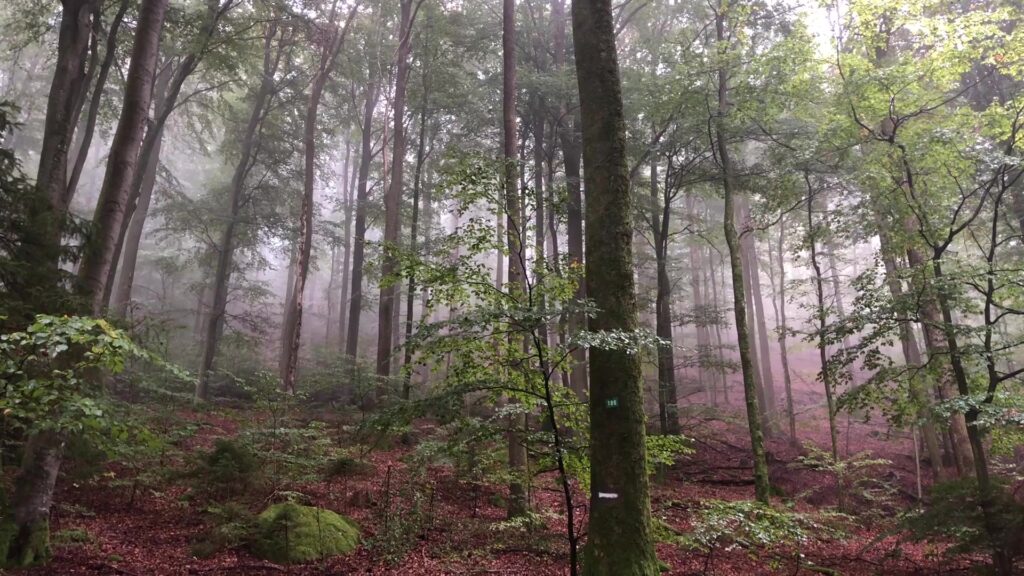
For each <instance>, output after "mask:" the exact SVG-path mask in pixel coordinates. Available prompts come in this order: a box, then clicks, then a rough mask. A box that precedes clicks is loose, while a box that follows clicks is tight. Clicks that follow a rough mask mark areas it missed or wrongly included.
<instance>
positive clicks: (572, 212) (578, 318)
mask: <svg viewBox="0 0 1024 576" xmlns="http://www.w3.org/2000/svg"><path fill="white" fill-rule="evenodd" d="M551 23H552V27H553V28H554V30H553V36H554V44H553V52H554V59H553V63H554V69H555V71H556V72H559V73H562V72H563V71H564V72H565V73H569V71H568V70H566V68H565V66H566V35H565V34H566V33H565V28H566V17H565V0H552V2H551ZM570 118H571V119H573V120H574V122H572V123H570V122H569V120H570ZM579 125H580V123H579V108H578V107H576V106H573V105H572V103H571V102H569V101H564V102H561V103H560V106H559V110H558V139H559V143H560V145H561V149H562V165H563V167H564V169H565V186H566V191H567V193H568V203H567V209H566V241H567V243H568V244H567V247H566V253H567V255H568V256H569V265H570V266H583V191H582V187H581V180H580V155H581V154H582V147H581V145H580V132H579ZM586 297H587V282H586V279H580V281H579V284H578V285H577V286H576V299H577V300H583V299H584V298H586ZM586 324H587V318H586V315H585V314H583V313H582V312H574V313H572V314H570V315H569V319H568V331H569V334H570V336H571V335H574V334H577V333H578V332H580V331H582V330H585V329H586ZM569 386H570V387H571V388H572V389H573V391H574V392H576V395H577V396H578V397H579V398H583V399H585V398H586V397H587V390H588V389H589V386H590V385H589V375H588V366H587V351H586V349H585V348H581V347H577V348H574V349H573V351H572V372H571V373H570V377H569Z"/></svg>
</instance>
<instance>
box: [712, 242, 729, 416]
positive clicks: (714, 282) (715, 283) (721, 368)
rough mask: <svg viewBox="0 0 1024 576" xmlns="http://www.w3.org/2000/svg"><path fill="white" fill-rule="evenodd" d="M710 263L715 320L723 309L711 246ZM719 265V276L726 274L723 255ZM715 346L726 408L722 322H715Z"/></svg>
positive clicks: (727, 389)
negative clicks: (719, 297)
mask: <svg viewBox="0 0 1024 576" xmlns="http://www.w3.org/2000/svg"><path fill="white" fill-rule="evenodd" d="M708 263H709V264H710V267H709V269H708V280H710V284H711V301H712V303H713V305H714V307H715V318H716V319H718V318H719V311H720V310H721V309H722V307H721V303H720V302H719V300H718V284H719V282H718V275H716V274H715V255H714V252H713V247H711V246H709V247H708ZM718 264H719V266H718V268H719V270H718V272H719V274H724V270H723V268H724V264H723V262H722V257H721V255H719V257H718ZM722 289H723V290H724V289H725V282H724V279H723V282H722ZM715 345H716V346H717V348H718V354H717V356H718V366H719V369H718V373H719V377H720V380H721V383H722V401H723V402H725V405H726V406H728V405H729V380H728V377H727V376H726V367H725V349H724V348H723V347H722V324H721V322H720V321H716V322H715Z"/></svg>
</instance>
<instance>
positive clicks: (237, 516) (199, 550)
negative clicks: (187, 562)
mask: <svg viewBox="0 0 1024 576" xmlns="http://www.w3.org/2000/svg"><path fill="white" fill-rule="evenodd" d="M206 515H207V516H208V518H209V524H210V527H209V528H208V529H206V530H205V531H203V532H202V533H201V534H200V535H199V538H198V539H197V540H196V541H195V542H194V543H193V544H192V555H193V556H195V557H196V558H209V557H210V556H213V555H214V554H216V553H217V552H220V551H222V550H229V549H232V548H237V547H239V546H243V545H245V544H248V542H249V541H250V540H251V538H252V534H253V530H254V528H255V525H256V517H255V515H253V514H252V513H251V512H249V510H248V509H246V508H245V507H244V506H242V505H240V504H235V503H227V504H218V505H213V506H210V507H209V508H207V509H206Z"/></svg>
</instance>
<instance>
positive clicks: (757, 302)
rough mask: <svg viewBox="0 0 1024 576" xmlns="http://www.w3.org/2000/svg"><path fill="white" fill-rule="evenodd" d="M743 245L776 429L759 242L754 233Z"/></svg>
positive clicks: (746, 209)
mask: <svg viewBox="0 0 1024 576" xmlns="http://www.w3.org/2000/svg"><path fill="white" fill-rule="evenodd" d="M743 216H744V219H746V220H749V219H750V205H749V204H748V203H747V202H746V201H744V202H743ZM743 244H744V248H745V249H746V252H747V254H748V256H747V263H748V265H749V266H750V289H751V296H752V297H753V302H752V304H753V308H754V317H755V318H756V320H757V339H758V343H759V348H760V350H759V354H758V357H759V359H760V360H761V388H762V391H763V394H764V401H765V406H764V414H765V416H766V417H767V418H768V420H767V423H768V430H769V431H770V430H774V429H775V417H776V416H777V414H776V406H777V404H776V401H775V376H774V373H773V371H772V356H771V347H770V345H769V343H768V322H767V320H766V318H765V316H766V315H765V311H764V298H763V296H762V294H761V265H760V261H759V260H758V257H757V242H756V240H755V238H754V233H753V231H751V232H749V233H747V234H745V235H744V237H743Z"/></svg>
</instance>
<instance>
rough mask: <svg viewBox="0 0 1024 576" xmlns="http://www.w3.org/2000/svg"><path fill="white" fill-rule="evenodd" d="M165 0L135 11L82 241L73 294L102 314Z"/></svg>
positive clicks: (145, 111) (146, 0)
mask: <svg viewBox="0 0 1024 576" xmlns="http://www.w3.org/2000/svg"><path fill="white" fill-rule="evenodd" d="M167 3H168V0H144V1H143V2H142V6H141V7H140V11H139V24H138V27H137V28H136V31H135V45H134V46H133V48H132V60H131V65H130V66H129V67H128V78H127V83H126V86H125V97H124V107H123V108H122V110H121V118H120V120H119V121H118V125H117V131H116V132H115V134H114V140H113V142H112V143H111V146H110V154H109V157H108V160H107V172H106V175H105V176H104V178H103V187H102V188H101V189H100V197H99V200H98V201H97V203H96V214H95V216H94V217H93V227H92V237H91V238H89V240H88V242H87V243H86V247H85V250H84V253H83V257H82V265H81V269H80V270H79V286H78V293H79V295H81V296H82V297H83V298H84V299H85V300H86V302H87V303H88V307H89V310H90V312H91V313H92V314H93V315H94V316H100V315H102V314H103V308H104V304H105V302H106V297H105V296H106V286H107V275H108V273H109V272H110V268H111V266H114V265H115V264H114V261H113V259H114V252H115V250H116V245H117V242H118V239H119V237H120V234H121V223H122V221H123V220H124V217H125V212H126V211H127V207H128V201H129V198H130V195H131V185H132V180H133V178H134V176H135V172H136V170H137V169H138V161H139V148H140V146H141V144H142V138H143V131H144V128H145V123H146V119H147V118H148V117H149V106H150V102H151V100H152V96H153V75H154V74H155V69H156V59H157V54H158V52H159V49H160V33H161V31H162V29H163V24H164V16H165V14H166V12H167ZM62 184H63V182H62Z"/></svg>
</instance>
